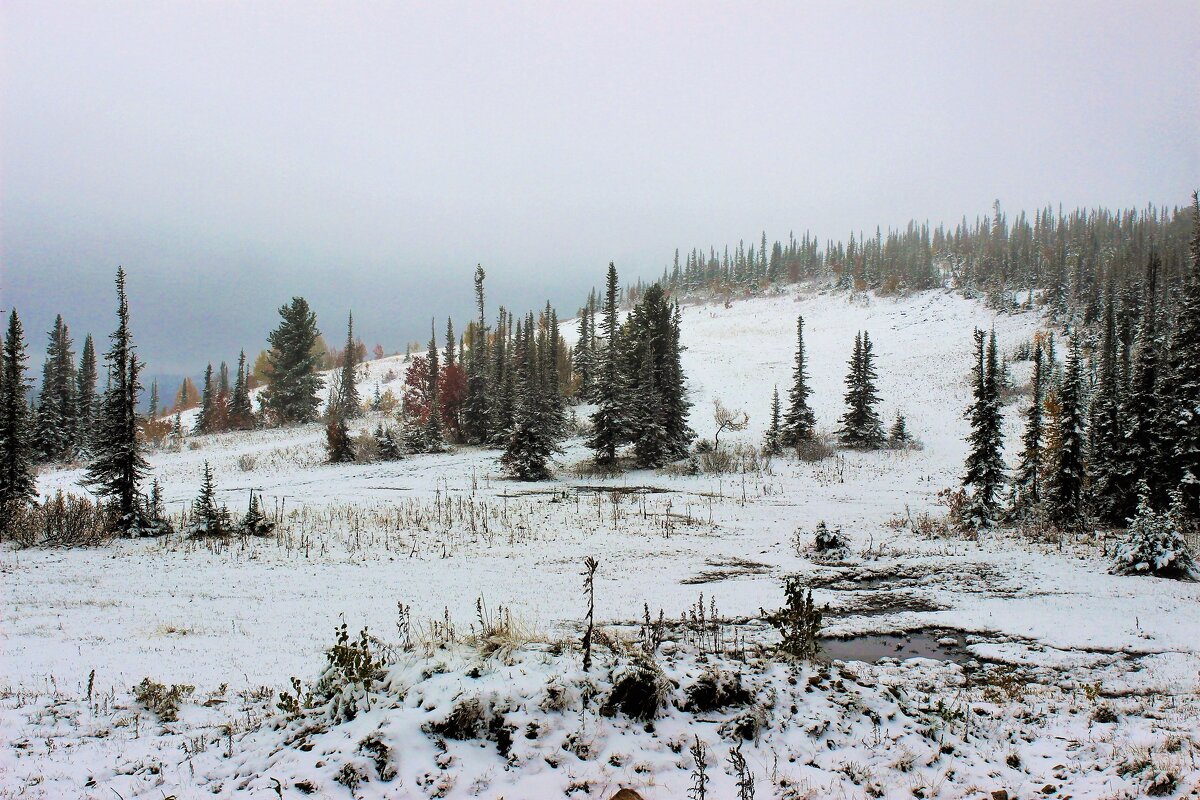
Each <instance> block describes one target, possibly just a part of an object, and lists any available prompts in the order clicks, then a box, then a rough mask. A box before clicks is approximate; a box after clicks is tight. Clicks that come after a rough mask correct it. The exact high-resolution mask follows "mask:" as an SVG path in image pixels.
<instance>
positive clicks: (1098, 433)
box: [1087, 290, 1131, 524]
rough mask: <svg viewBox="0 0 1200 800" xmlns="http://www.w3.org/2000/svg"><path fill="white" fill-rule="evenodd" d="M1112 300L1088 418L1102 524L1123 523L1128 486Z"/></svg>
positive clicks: (1094, 495)
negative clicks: (1124, 469)
mask: <svg viewBox="0 0 1200 800" xmlns="http://www.w3.org/2000/svg"><path fill="white" fill-rule="evenodd" d="M1117 348H1118V342H1117V327H1116V312H1115V300H1114V297H1113V292H1112V291H1111V290H1110V291H1109V293H1108V296H1107V298H1106V302H1105V306H1104V320H1103V332H1102V336H1101V341H1100V352H1099V360H1100V365H1099V374H1098V376H1097V385H1096V393H1095V395H1094V396H1093V398H1092V405H1091V409H1090V413H1089V419H1088V449H1087V452H1088V459H1087V470H1088V482H1089V484H1090V487H1091V491H1090V492H1089V495H1090V496H1091V499H1092V506H1093V510H1094V511H1095V512H1096V515H1097V516H1098V517H1099V518H1100V520H1101V521H1103V522H1107V523H1109V524H1120V523H1121V522H1124V517H1123V516H1122V513H1123V511H1124V509H1125V508H1126V507H1127V498H1128V497H1129V495H1130V492H1131V487H1130V486H1129V485H1128V483H1127V481H1128V477H1127V476H1126V475H1125V474H1124V472H1123V470H1122V465H1123V464H1124V463H1126V458H1125V456H1124V452H1123V451H1124V448H1125V419H1124V414H1123V406H1124V398H1123V397H1122V394H1123V389H1124V387H1123V384H1122V381H1121V376H1120V364H1119V359H1120V354H1119V353H1118V351H1117Z"/></svg>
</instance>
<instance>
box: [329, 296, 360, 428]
mask: <svg viewBox="0 0 1200 800" xmlns="http://www.w3.org/2000/svg"><path fill="white" fill-rule="evenodd" d="M357 368H358V350H357V348H356V347H355V344H354V314H353V313H351V314H350V317H349V319H348V320H347V322H346V349H345V351H344V352H343V355H342V371H341V374H340V377H339V379H338V388H337V397H336V406H337V407H336V408H335V409H334V414H335V416H340V417H344V418H346V419H354V418H356V417H358V416H360V415H361V414H362V400H361V399H360V398H359V396H358V386H357V385H356V384H355V381H354V378H355V371H356V370H357Z"/></svg>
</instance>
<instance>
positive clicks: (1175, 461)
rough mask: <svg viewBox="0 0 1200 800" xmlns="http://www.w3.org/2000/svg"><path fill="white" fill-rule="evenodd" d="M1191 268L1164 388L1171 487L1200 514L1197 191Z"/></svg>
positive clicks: (1188, 509)
mask: <svg viewBox="0 0 1200 800" xmlns="http://www.w3.org/2000/svg"><path fill="white" fill-rule="evenodd" d="M1188 250H1189V253H1188V255H1189V260H1190V262H1191V263H1190V269H1189V271H1188V273H1187V275H1186V276H1185V279H1184V287H1183V297H1182V300H1181V302H1180V307H1179V315H1178V318H1177V319H1176V321H1175V331H1174V334H1173V336H1172V340H1171V350H1170V360H1169V365H1168V374H1169V379H1168V380H1167V381H1166V382H1165V383H1166V386H1167V391H1166V392H1165V393H1164V395H1165V396H1164V405H1165V406H1166V413H1165V414H1164V419H1165V421H1166V424H1165V425H1164V428H1163V439H1164V441H1165V442H1166V443H1167V444H1168V445H1169V447H1168V448H1167V459H1166V464H1165V467H1166V473H1167V475H1166V478H1167V483H1168V486H1169V487H1170V488H1171V489H1173V490H1177V491H1178V492H1179V501H1180V507H1181V509H1182V511H1183V513H1184V514H1186V515H1187V516H1189V517H1190V518H1191V519H1192V520H1196V519H1200V405H1198V404H1197V398H1200V196H1198V195H1197V193H1195V192H1193V193H1192V237H1191V240H1190V242H1189V244H1188Z"/></svg>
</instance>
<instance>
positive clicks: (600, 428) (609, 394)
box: [587, 263, 628, 466]
mask: <svg viewBox="0 0 1200 800" xmlns="http://www.w3.org/2000/svg"><path fill="white" fill-rule="evenodd" d="M600 331H601V333H602V334H603V336H604V350H603V353H602V354H601V356H600V359H599V369H598V370H597V377H596V410H595V411H594V412H593V413H592V433H591V436H589V437H588V442H587V444H588V447H589V448H591V449H592V450H593V451H594V452H595V454H596V455H595V458H596V463H597V464H599V465H601V466H611V465H612V464H614V463H616V460H617V448H618V447H620V446H621V444H622V443H623V442H624V441H625V437H626V429H627V426H628V420H627V418H626V417H627V401H628V397H627V395H626V386H625V381H624V380H623V376H622V371H621V342H620V330H619V328H618V327H617V268H616V266H615V265H613V264H612V263H610V264H609V265H608V276H607V279H606V281H605V289H604V316H603V318H602V320H601V322H600Z"/></svg>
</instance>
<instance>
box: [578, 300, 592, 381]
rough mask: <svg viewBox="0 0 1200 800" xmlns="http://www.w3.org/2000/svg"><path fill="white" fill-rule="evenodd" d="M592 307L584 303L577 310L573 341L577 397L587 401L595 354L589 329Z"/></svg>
mask: <svg viewBox="0 0 1200 800" xmlns="http://www.w3.org/2000/svg"><path fill="white" fill-rule="evenodd" d="M591 314H592V309H591V308H590V307H589V305H588V304H586V303H585V304H584V306H583V308H582V309H581V310H580V312H579V336H578V339H577V341H576V343H575V359H574V360H575V364H574V366H575V374H576V375H578V376H579V398H580V400H582V401H583V402H589V401H590V400H591V397H592V391H593V385H592V384H593V378H592V370H593V368H594V366H595V356H594V353H593V352H592V341H591V336H590V335H589V334H590V330H591V323H590V322H589V320H590V319H591Z"/></svg>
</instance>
